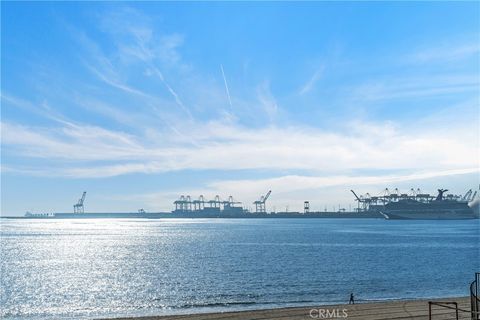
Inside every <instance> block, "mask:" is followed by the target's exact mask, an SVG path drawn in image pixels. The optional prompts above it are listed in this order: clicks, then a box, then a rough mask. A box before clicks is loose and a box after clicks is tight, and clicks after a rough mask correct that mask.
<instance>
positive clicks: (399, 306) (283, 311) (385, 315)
mask: <svg viewBox="0 0 480 320" xmlns="http://www.w3.org/2000/svg"><path fill="white" fill-rule="evenodd" d="M428 301H435V302H457V303H458V307H459V309H462V310H470V300H469V298H468V297H456V298H444V299H426V300H402V301H388V302H371V303H358V304H355V305H348V304H339V305H328V306H314V305H312V306H309V307H295V308H278V309H267V310H250V311H238V312H219V313H202V314H189V315H172V316H149V317H137V318H115V319H116V320H134V319H136V320H180V319H184V320H220V319H222V320H226V319H228V320H240V319H249V320H273V319H298V320H300V319H339V318H341V319H354V320H384V319H385V320H386V319H414V320H425V319H428V318H429V311H428V309H429V307H428V306H429V304H428ZM458 318H459V319H470V314H469V313H467V312H462V311H459V317H458ZM110 319H113V318H110ZM446 319H455V310H452V309H448V308H444V307H440V306H437V305H433V306H432V320H446Z"/></svg>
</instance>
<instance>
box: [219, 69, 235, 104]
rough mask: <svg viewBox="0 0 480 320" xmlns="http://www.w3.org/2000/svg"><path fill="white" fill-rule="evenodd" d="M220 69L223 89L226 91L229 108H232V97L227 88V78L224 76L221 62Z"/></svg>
mask: <svg viewBox="0 0 480 320" xmlns="http://www.w3.org/2000/svg"><path fill="white" fill-rule="evenodd" d="M220 69H222V75H223V81H224V82H225V90H226V91H227V97H228V102H229V103H230V108H232V109H233V105H232V99H231V98H230V91H229V90H228V84H227V78H225V72H224V71H223V65H221V64H220Z"/></svg>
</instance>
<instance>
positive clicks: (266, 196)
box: [263, 190, 272, 203]
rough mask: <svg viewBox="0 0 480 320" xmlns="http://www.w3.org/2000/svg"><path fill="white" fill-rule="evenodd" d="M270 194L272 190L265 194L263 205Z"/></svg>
mask: <svg viewBox="0 0 480 320" xmlns="http://www.w3.org/2000/svg"><path fill="white" fill-rule="evenodd" d="M270 193H272V190H269V191H268V192H267V194H266V195H265V197H264V198H263V203H265V201H267V199H268V197H270Z"/></svg>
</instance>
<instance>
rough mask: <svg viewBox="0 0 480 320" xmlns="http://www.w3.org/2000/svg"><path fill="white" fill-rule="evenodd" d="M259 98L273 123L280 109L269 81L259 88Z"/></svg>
mask: <svg viewBox="0 0 480 320" xmlns="http://www.w3.org/2000/svg"><path fill="white" fill-rule="evenodd" d="M257 98H258V101H259V102H260V105H261V107H262V109H263V111H264V112H265V114H266V115H267V116H268V119H269V120H270V122H272V121H273V120H274V119H275V116H276V115H277V112H278V109H279V108H278V105H277V101H276V100H275V97H274V96H273V94H272V92H271V90H270V83H269V82H268V81H264V82H262V83H261V84H260V85H258V86H257Z"/></svg>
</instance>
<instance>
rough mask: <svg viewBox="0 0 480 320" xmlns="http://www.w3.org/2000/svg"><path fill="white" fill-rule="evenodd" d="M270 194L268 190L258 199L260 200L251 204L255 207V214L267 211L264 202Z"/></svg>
mask: <svg viewBox="0 0 480 320" xmlns="http://www.w3.org/2000/svg"><path fill="white" fill-rule="evenodd" d="M271 193H272V190H269V191H268V192H267V194H266V195H265V196H262V197H261V198H260V200H257V201H255V202H253V204H254V205H255V213H265V212H266V211H267V210H266V208H265V201H267V199H268V197H270V194H271Z"/></svg>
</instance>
